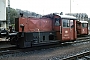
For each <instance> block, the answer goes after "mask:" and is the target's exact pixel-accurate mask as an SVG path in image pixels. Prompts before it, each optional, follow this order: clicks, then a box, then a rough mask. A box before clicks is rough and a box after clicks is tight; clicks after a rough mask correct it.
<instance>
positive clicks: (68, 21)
mask: <svg viewBox="0 0 90 60" xmlns="http://www.w3.org/2000/svg"><path fill="white" fill-rule="evenodd" d="M62 22H63V23H62V26H63V27H70V20H68V19H62Z"/></svg>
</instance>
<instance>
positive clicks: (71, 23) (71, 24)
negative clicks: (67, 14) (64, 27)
mask: <svg viewBox="0 0 90 60" xmlns="http://www.w3.org/2000/svg"><path fill="white" fill-rule="evenodd" d="M70 27H71V28H73V27H74V25H73V20H70Z"/></svg>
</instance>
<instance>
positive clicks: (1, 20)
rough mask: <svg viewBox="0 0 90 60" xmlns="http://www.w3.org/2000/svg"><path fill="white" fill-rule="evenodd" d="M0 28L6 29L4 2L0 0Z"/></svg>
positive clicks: (4, 0)
mask: <svg viewBox="0 0 90 60" xmlns="http://www.w3.org/2000/svg"><path fill="white" fill-rule="evenodd" d="M0 28H6V0H0Z"/></svg>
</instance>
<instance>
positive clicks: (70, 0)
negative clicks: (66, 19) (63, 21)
mask: <svg viewBox="0 0 90 60" xmlns="http://www.w3.org/2000/svg"><path fill="white" fill-rule="evenodd" d="M70 14H71V0H70Z"/></svg>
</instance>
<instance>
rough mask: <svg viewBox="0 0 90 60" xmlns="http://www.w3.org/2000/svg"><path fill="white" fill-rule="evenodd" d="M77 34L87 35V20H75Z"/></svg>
mask: <svg viewBox="0 0 90 60" xmlns="http://www.w3.org/2000/svg"><path fill="white" fill-rule="evenodd" d="M76 26H77V28H76V29H77V34H78V35H88V22H87V21H77V22H76Z"/></svg>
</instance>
